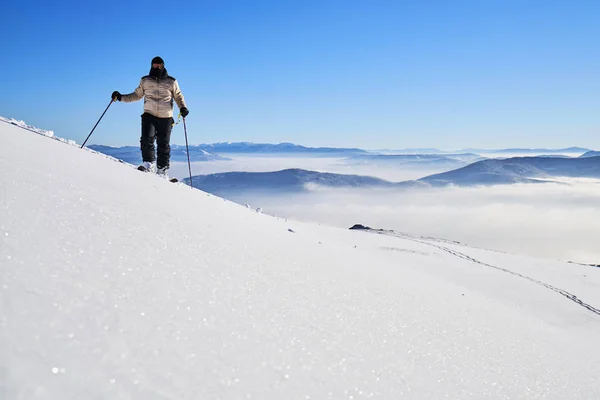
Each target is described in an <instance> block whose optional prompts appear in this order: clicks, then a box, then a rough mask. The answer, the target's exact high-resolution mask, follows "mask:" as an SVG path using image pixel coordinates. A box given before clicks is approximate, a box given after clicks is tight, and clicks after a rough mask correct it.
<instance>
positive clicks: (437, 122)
mask: <svg viewBox="0 0 600 400" xmlns="http://www.w3.org/2000/svg"><path fill="white" fill-rule="evenodd" d="M2 7H3V17H2V24H1V26H0V34H1V35H2V38H3V39H2V47H1V48H2V54H4V56H5V57H6V58H5V60H4V61H5V63H4V64H3V72H2V74H0V86H1V87H2V91H3V92H4V95H3V96H2V97H1V98H0V115H2V116H4V117H11V118H17V119H22V120H24V121H26V122H27V123H29V124H32V125H35V126H37V127H40V128H44V129H51V130H54V131H55V132H56V134H57V135H58V136H62V137H66V138H69V139H74V140H77V141H78V142H80V143H81V142H82V141H83V140H84V139H85V137H86V136H87V135H88V133H89V132H90V130H91V129H92V127H93V126H94V124H95V123H96V121H97V120H98V118H99V117H100V115H101V114H102V112H103V111H104V109H105V107H106V106H107V105H108V102H109V101H110V94H111V93H112V91H113V90H119V91H120V92H122V93H129V92H131V91H133V90H134V89H135V88H136V86H137V85H138V83H139V79H140V77H142V76H143V75H145V74H147V73H148V70H149V66H150V65H149V64H150V60H151V59H152V57H154V56H156V55H160V56H161V57H163V58H164V60H165V63H166V68H167V69H168V71H169V73H170V74H171V75H172V76H174V77H176V78H177V79H178V81H179V83H180V86H181V88H182V91H183V94H184V96H185V98H186V101H187V103H188V108H189V109H190V115H189V117H188V118H187V120H186V122H187V131H188V137H189V141H190V143H194V144H195V143H212V142H221V141H252V142H269V143H279V142H294V143H297V144H303V145H308V146H351V147H362V148H369V149H376V148H396V149H398V148H407V147H437V148H443V149H457V148H462V147H487V148H499V147H541V146H546V147H566V146H572V145H577V146H583V147H589V148H595V149H600V77H599V75H598V74H599V71H600V53H599V52H598V46H597V44H598V42H597V41H598V38H599V37H600V24H599V23H598V20H599V18H600V2H599V1H579V0H572V1H552V0H550V1H548V0H546V1H528V0H519V1H513V0H453V1H450V0H448V1H442V0H438V1H433V0H422V1H414V0H412V1H403V0H396V1H378V0H371V1H354V0H344V1H341V0H340V1H338V0H332V1H329V0H321V1H312V0H303V1H295V0H290V1H261V0H256V1H250V0H245V1H241V0H239V1H233V0H232V1H228V0H213V1H196V2H189V3H188V2H185V1H183V2H165V1H161V2H158V1H154V0H147V1H143V2H126V1H121V2H92V3H91V4H86V2H64V1H60V0H59V1H55V2H51V3H47V2H42V1H28V0H25V1H18V2H17V1H14V0H9V2H8V4H6V3H5V4H3V6H2ZM142 109H143V103H142V102H141V101H140V102H136V103H127V104H126V103H115V104H113V105H111V107H110V109H109V110H108V112H107V113H106V115H105V117H104V119H103V120H102V121H101V123H100V124H99V125H98V127H97V128H96V130H95V131H94V134H93V136H92V138H91V139H90V142H89V143H97V144H108V145H126V144H131V145H137V144H138V143H139V131H140V115H141V113H142ZM184 142H185V139H184V134H183V126H182V124H180V125H177V126H176V127H175V128H174V130H173V135H172V143H178V144H182V143H184Z"/></svg>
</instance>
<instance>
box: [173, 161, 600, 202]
mask: <svg viewBox="0 0 600 400" xmlns="http://www.w3.org/2000/svg"><path fill="white" fill-rule="evenodd" d="M553 177H577V178H598V179H600V156H598V157H578V158H556V157H513V158H509V159H502V160H499V159H485V160H481V161H477V162H475V163H473V164H469V165H468V166H466V167H462V168H459V169H455V170H452V171H449V172H444V173H441V174H434V175H430V176H426V177H424V178H421V179H418V180H414V181H405V182H389V181H386V180H383V179H378V178H374V177H370V176H360V175H344V174H332V173H322V172H315V171H307V170H303V169H286V170H282V171H276V172H227V173H219V174H210V175H197V176H194V177H193V184H194V187H196V188H198V189H201V190H204V191H206V192H209V193H213V194H216V195H219V196H223V197H230V196H231V195H232V194H240V193H244V192H250V191H259V192H269V191H273V192H301V191H304V190H306V189H307V187H309V186H310V185H316V186H321V187H330V188H342V187H348V188H407V187H427V186H447V185H455V186H477V185H500V184H504V185H506V184H514V183H541V182H549V181H551V180H552V178H553ZM184 180H185V181H186V182H188V183H189V178H185V179H184Z"/></svg>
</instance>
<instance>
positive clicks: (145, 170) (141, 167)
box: [137, 165, 179, 183]
mask: <svg viewBox="0 0 600 400" xmlns="http://www.w3.org/2000/svg"><path fill="white" fill-rule="evenodd" d="M137 169H138V171H142V172H148V169H147V168H146V167H144V166H143V165H140V166H139V167H137ZM169 182H171V183H177V182H179V180H178V179H177V178H170V179H169Z"/></svg>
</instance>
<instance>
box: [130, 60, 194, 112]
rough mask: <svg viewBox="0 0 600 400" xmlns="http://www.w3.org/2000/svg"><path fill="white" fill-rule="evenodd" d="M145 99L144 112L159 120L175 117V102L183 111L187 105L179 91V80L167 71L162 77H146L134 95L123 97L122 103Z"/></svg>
mask: <svg viewBox="0 0 600 400" xmlns="http://www.w3.org/2000/svg"><path fill="white" fill-rule="evenodd" d="M142 97H143V98H144V112H145V113H148V114H152V115H154V116H155V117H158V118H172V117H173V100H175V102H176V103H177V107H178V108H179V109H180V110H181V109H182V108H183V107H186V105H185V99H184V98H183V94H181V89H179V84H178V83H177V80H176V79H175V78H173V77H172V76H169V75H168V74H167V70H166V69H165V70H164V72H163V74H162V76H161V77H160V78H157V77H155V76H150V75H146V76H144V77H142V79H141V80H140V85H139V86H138V87H137V88H136V89H135V90H134V91H133V93H129V94H124V95H122V96H121V101H124V102H128V103H129V102H133V101H138V100H140V99H141V98H142Z"/></svg>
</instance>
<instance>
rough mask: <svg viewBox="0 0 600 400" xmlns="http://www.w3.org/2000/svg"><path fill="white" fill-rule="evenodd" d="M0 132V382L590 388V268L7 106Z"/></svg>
mask: <svg viewBox="0 0 600 400" xmlns="http://www.w3.org/2000/svg"><path fill="white" fill-rule="evenodd" d="M0 141H1V142H2V144H3V145H2V146H0V185H1V187H2V191H1V195H0V238H1V239H0V266H1V269H0V274H1V275H0V294H1V296H0V299H1V301H0V343H1V344H2V346H1V347H0V351H1V353H0V398H2V399H7V400H12V399H83V398H84V399H367V398H377V399H397V398H405V399H442V398H451V399H483V398H494V399H536V398H544V399H573V398H577V399H598V398H600V381H599V380H598V378H597V374H598V372H597V368H598V365H600V350H599V349H598V344H597V341H598V338H599V337H600V310H598V308H600V268H596V267H593V266H586V265H578V264H570V263H565V262H561V261H555V260H549V259H537V258H530V257H523V256H516V255H511V254H505V253H499V252H493V251H489V250H483V249H475V248H469V247H465V246H460V245H457V244H454V243H451V242H447V241H443V240H438V239H435V238H423V237H416V236H410V235H403V234H395V233H392V232H381V233H376V232H375V233H373V232H371V233H369V232H362V231H351V230H343V229H337V228H331V227H325V226H319V225H314V224H305V223H298V222H292V221H287V220H284V219H277V218H274V217H271V216H268V215H265V214H261V213H257V212H255V211H253V210H252V209H249V208H247V207H244V206H240V205H236V204H234V203H231V202H229V201H225V200H223V199H220V198H218V197H215V196H212V195H208V194H206V193H204V192H202V191H199V190H195V189H191V188H190V187H188V186H185V185H183V184H172V183H169V182H167V181H166V180H163V179H160V178H158V177H156V176H151V175H149V174H142V173H140V172H138V171H136V170H135V169H133V168H131V167H130V166H128V165H127V164H122V163H118V162H114V160H112V159H110V158H107V157H105V156H103V155H100V154H97V153H94V152H90V151H86V150H81V149H79V148H78V147H77V146H70V145H67V144H65V143H61V142H60V141H56V140H50V139H49V138H47V137H44V136H41V135H38V134H35V133H32V132H29V131H26V130H23V129H21V128H20V127H18V126H16V125H10V124H0ZM19 150H23V151H19ZM25 150H26V151H25ZM357 222H360V221H357Z"/></svg>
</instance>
